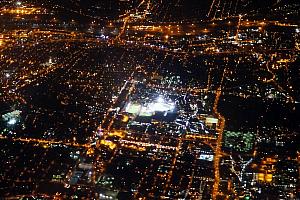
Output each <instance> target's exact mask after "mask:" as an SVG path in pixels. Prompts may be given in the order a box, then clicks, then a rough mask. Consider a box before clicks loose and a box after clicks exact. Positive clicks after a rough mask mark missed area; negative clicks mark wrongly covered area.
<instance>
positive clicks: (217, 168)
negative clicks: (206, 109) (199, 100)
mask: <svg viewBox="0 0 300 200" xmlns="http://www.w3.org/2000/svg"><path fill="white" fill-rule="evenodd" d="M225 74H226V67H225V69H224V71H223V75H222V79H221V82H220V86H219V88H218V89H217V91H216V98H215V102H214V106H213V112H214V114H215V115H216V117H217V118H218V120H219V122H218V127H217V132H218V138H217V144H216V147H215V149H214V150H215V157H214V172H215V173H214V179H215V180H214V184H213V191H212V199H213V200H216V199H217V196H218V194H219V184H220V158H221V157H222V141H223V131H224V127H225V118H224V117H223V116H222V115H221V113H220V112H219V111H218V104H219V100H220V96H221V94H222V85H223V81H224V77H225Z"/></svg>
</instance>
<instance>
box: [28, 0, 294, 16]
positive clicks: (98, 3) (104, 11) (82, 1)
mask: <svg viewBox="0 0 300 200" xmlns="http://www.w3.org/2000/svg"><path fill="white" fill-rule="evenodd" d="M28 1H35V2H36V3H39V4H41V3H46V4H48V5H49V6H52V5H53V4H58V5H61V6H64V7H66V8H70V9H74V10H81V11H83V12H86V13H89V14H90V15H97V16H104V17H110V18H111V17H112V18H114V17H116V16H118V15H119V14H122V12H123V10H122V9H121V10H120V4H119V0H43V1H41V0H28ZM130 1H136V3H135V4H138V3H139V2H140V1H141V0H130ZM151 1H152V2H153V5H154V12H153V13H154V15H155V16H154V18H157V19H159V20H171V19H181V18H188V19H190V18H198V19H199V18H203V17H205V16H206V14H207V12H208V10H209V7H210V5H211V3H212V1H213V0H151ZM220 1H221V4H220V5H222V3H223V4H224V2H227V7H226V9H227V8H228V2H230V0H220ZM231 1H232V4H233V5H235V4H236V2H237V1H238V9H237V10H238V11H237V12H239V13H245V12H249V11H251V10H261V12H263V10H266V11H268V9H269V8H270V6H272V5H275V4H276V2H278V1H279V2H280V3H279V4H281V5H283V4H290V3H297V2H298V0H231ZM216 2H218V0H216Z"/></svg>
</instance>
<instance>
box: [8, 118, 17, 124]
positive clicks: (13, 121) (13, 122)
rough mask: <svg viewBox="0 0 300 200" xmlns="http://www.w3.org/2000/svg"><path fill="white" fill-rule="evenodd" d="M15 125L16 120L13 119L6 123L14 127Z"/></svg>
mask: <svg viewBox="0 0 300 200" xmlns="http://www.w3.org/2000/svg"><path fill="white" fill-rule="evenodd" d="M16 123H17V120H16V119H15V118H12V119H10V120H9V121H8V122H7V124H8V125H14V124H16Z"/></svg>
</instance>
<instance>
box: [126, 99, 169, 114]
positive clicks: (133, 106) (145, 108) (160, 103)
mask: <svg viewBox="0 0 300 200" xmlns="http://www.w3.org/2000/svg"><path fill="white" fill-rule="evenodd" d="M174 109H175V103H174V102H172V101H170V100H169V101H167V100H165V99H164V98H163V96H159V97H158V98H157V99H156V100H154V101H153V102H149V103H145V104H144V105H142V104H140V103H133V102H129V103H128V104H127V106H126V108H125V111H126V112H127V113H129V114H132V115H135V116H144V117H150V116H153V115H155V113H156V112H164V113H168V112H174Z"/></svg>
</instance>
